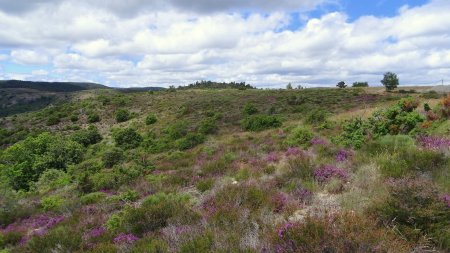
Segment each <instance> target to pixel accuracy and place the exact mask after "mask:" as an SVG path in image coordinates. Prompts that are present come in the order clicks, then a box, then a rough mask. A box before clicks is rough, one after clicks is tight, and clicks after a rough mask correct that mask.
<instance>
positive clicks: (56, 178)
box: [35, 169, 70, 192]
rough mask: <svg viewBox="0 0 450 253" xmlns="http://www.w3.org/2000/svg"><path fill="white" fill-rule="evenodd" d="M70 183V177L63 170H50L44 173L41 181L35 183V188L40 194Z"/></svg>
mask: <svg viewBox="0 0 450 253" xmlns="http://www.w3.org/2000/svg"><path fill="white" fill-rule="evenodd" d="M69 183H70V176H69V175H68V174H67V173H65V172H64V171H61V170H55V169H49V170H46V171H44V172H43V173H42V174H41V176H40V177H39V180H38V181H37V182H36V183H35V188H36V190H37V191H39V192H47V191H50V190H52V189H56V188H59V187H62V186H65V185H68V184H69Z"/></svg>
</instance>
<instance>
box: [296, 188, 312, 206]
mask: <svg viewBox="0 0 450 253" xmlns="http://www.w3.org/2000/svg"><path fill="white" fill-rule="evenodd" d="M292 195H293V196H294V197H295V198H296V199H297V200H298V201H301V202H303V203H309V202H310V201H311V199H312V196H313V193H312V192H311V191H310V190H308V189H305V188H303V187H301V186H298V187H297V188H296V189H295V190H294V191H293V192H292Z"/></svg>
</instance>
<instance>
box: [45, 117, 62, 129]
mask: <svg viewBox="0 0 450 253" xmlns="http://www.w3.org/2000/svg"><path fill="white" fill-rule="evenodd" d="M59 122H61V119H60V118H59V116H58V115H50V116H49V117H48V119H47V126H53V125H56V124H59Z"/></svg>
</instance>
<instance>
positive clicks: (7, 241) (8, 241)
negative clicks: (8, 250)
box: [0, 231, 23, 252]
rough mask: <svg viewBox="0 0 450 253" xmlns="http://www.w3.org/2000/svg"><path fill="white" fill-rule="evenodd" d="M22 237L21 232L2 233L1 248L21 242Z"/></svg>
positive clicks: (0, 236) (0, 237)
mask: <svg viewBox="0 0 450 253" xmlns="http://www.w3.org/2000/svg"><path fill="white" fill-rule="evenodd" d="M22 237H23V235H22V234H21V233H19V232H14V231H11V232H6V233H3V234H0V249H1V248H3V247H8V246H16V245H17V244H19V243H20V240H21V239H22ZM0 252H1V251H0Z"/></svg>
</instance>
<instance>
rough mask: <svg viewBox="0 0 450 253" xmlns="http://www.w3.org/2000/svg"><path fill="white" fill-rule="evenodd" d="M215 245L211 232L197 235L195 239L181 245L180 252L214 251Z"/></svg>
mask: <svg viewBox="0 0 450 253" xmlns="http://www.w3.org/2000/svg"><path fill="white" fill-rule="evenodd" d="M213 245H214V240H213V236H212V234H210V233H205V234H201V235H197V236H195V237H194V239H192V240H189V241H187V242H185V243H184V244H183V245H181V248H180V251H179V252H180V253H193V252H198V253H208V252H212V248H213Z"/></svg>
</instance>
